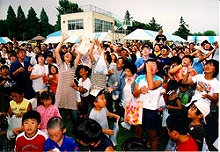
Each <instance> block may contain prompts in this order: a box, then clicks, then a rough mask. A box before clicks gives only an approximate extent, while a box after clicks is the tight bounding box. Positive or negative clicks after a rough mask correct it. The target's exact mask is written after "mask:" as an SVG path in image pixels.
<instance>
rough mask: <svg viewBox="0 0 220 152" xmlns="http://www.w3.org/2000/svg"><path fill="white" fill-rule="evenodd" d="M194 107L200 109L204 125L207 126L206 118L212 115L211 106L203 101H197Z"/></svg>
mask: <svg viewBox="0 0 220 152" xmlns="http://www.w3.org/2000/svg"><path fill="white" fill-rule="evenodd" d="M194 105H195V106H196V107H197V109H199V111H200V112H201V113H202V115H203V120H204V123H205V124H206V121H205V117H206V116H207V115H208V114H209V113H210V105H209V104H208V103H206V102H205V101H202V100H197V101H196V102H195V103H194Z"/></svg>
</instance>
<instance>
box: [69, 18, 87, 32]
mask: <svg viewBox="0 0 220 152" xmlns="http://www.w3.org/2000/svg"><path fill="white" fill-rule="evenodd" d="M80 29H84V24H83V19H76V20H69V21H68V30H80Z"/></svg>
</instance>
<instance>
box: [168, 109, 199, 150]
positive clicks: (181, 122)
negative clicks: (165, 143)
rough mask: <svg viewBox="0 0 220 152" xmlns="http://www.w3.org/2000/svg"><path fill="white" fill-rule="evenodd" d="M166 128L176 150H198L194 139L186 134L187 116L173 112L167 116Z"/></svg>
mask: <svg viewBox="0 0 220 152" xmlns="http://www.w3.org/2000/svg"><path fill="white" fill-rule="evenodd" d="M167 130H168V135H169V136H170V138H171V139H173V140H174V141H175V142H176V145H177V148H176V150H177V151H198V147H197V144H196V142H195V141H194V139H193V138H192V137H191V136H190V135H189V134H188V123H187V117H186V116H185V115H183V114H179V113H174V114H171V115H170V116H168V118H167Z"/></svg>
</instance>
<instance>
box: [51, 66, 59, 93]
mask: <svg viewBox="0 0 220 152" xmlns="http://www.w3.org/2000/svg"><path fill="white" fill-rule="evenodd" d="M57 84H58V68H57V66H55V65H53V64H52V65H49V85H50V88H49V90H50V91H52V92H53V93H54V94H56V91H57Z"/></svg>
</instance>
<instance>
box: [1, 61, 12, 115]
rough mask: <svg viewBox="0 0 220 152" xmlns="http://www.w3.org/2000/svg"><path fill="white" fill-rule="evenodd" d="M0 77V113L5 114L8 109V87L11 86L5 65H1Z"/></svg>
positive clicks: (7, 68)
mask: <svg viewBox="0 0 220 152" xmlns="http://www.w3.org/2000/svg"><path fill="white" fill-rule="evenodd" d="M0 71H1V75H0V94H1V97H0V101H1V106H0V111H3V112H6V111H7V110H8V108H9V101H10V87H11V86H12V84H13V81H12V80H11V78H10V76H9V67H8V66H7V65H2V66H1V67H0Z"/></svg>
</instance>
